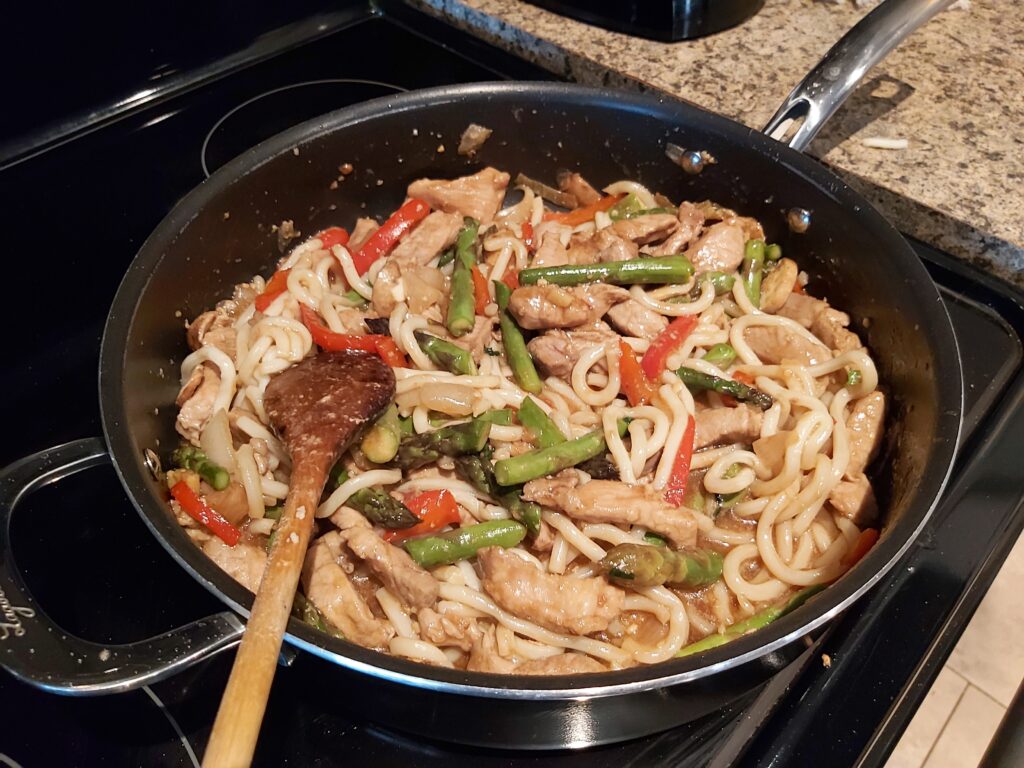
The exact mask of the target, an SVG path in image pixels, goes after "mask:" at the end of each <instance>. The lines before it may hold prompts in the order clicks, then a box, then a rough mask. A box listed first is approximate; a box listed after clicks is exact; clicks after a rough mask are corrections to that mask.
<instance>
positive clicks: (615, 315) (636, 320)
mask: <svg viewBox="0 0 1024 768" xmlns="http://www.w3.org/2000/svg"><path fill="white" fill-rule="evenodd" d="M608 322H609V323H611V324H612V326H613V327H614V328H615V330H617V331H618V332H619V333H621V334H622V335H623V336H636V337H637V338H640V339H647V340H648V341H653V340H654V338H655V337H656V336H658V334H660V333H661V332H662V331H664V330H665V329H666V328H668V319H667V318H666V317H665V316H664V315H659V314H658V313H657V312H655V311H654V310H653V309H648V308H647V307H645V306H644V305H643V304H641V303H640V302H639V301H636V300H635V299H629V300H628V301H624V302H622V303H621V304H616V305H615V306H614V307H612V308H611V309H609V310H608Z"/></svg>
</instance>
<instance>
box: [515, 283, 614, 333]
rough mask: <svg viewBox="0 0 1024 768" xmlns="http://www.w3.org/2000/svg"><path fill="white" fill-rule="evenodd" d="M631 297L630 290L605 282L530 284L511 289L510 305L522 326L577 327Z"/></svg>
mask: <svg viewBox="0 0 1024 768" xmlns="http://www.w3.org/2000/svg"><path fill="white" fill-rule="evenodd" d="M628 298H629V291H627V290H626V289H625V288H619V287H618V286H615V285H607V284H606V283H592V284H588V285H575V286H572V287H571V288H562V287H560V286H557V285H528V286H524V287H522V288H516V290H514V291H513V292H512V298H511V300H510V301H509V305H508V309H509V312H511V313H512V316H513V317H514V318H515V319H516V322H517V323H519V325H520V326H521V327H523V328H528V329H530V330H538V329H542V328H577V327H579V326H581V325H589V324H591V323H594V322H597V321H598V320H600V319H601V317H603V316H604V314H605V313H606V312H607V311H608V310H609V309H611V308H612V307H613V306H614V305H616V304H618V303H619V302H621V301H625V300H626V299H628Z"/></svg>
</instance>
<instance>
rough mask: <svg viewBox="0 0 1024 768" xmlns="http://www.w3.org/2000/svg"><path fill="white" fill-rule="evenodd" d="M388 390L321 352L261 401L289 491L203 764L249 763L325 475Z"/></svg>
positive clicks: (381, 375)
mask: <svg viewBox="0 0 1024 768" xmlns="http://www.w3.org/2000/svg"><path fill="white" fill-rule="evenodd" d="M394 394H395V375H394V373H393V372H392V371H391V369H390V368H389V367H388V366H386V365H384V363H383V362H381V360H380V358H379V357H376V356H374V355H369V354H367V353H365V352H321V353H320V354H318V355H317V356H316V357H310V358H306V359H305V360H303V361H302V362H301V363H299V364H298V365H296V366H295V367H293V368H289V369H288V370H287V371H284V372H283V373H280V374H278V375H277V376H275V377H274V378H272V379H271V380H270V383H269V384H268V385H267V390H266V393H265V395H264V398H263V404H264V406H265V407H266V409H267V415H268V416H269V418H270V423H271V424H272V425H273V426H274V428H275V429H276V430H277V433H278V435H280V437H281V439H282V440H283V441H284V444H285V446H286V447H287V449H288V453H289V454H290V455H291V457H292V475H291V487H290V488H289V491H288V499H287V501H286V502H285V507H284V512H282V514H281V520H280V522H279V523H278V528H277V536H276V537H275V540H274V546H273V548H272V549H271V551H270V557H268V558H267V565H266V569H265V570H264V572H263V580H262V582H261V583H260V587H259V591H258V593H257V594H256V600H255V602H253V605H252V613H251V614H250V615H249V621H248V623H247V625H246V629H245V634H244V635H243V637H242V644H241V645H240V646H239V648H238V654H237V656H236V657H235V664H234V667H232V669H231V677H230V679H229V680H228V684H227V688H226V689H225V690H224V697H223V698H222V699H221V702H220V709H219V710H218V711H217V719H216V721H214V724H213V732H212V733H211V734H210V741H209V743H208V744H207V746H206V754H205V756H204V759H203V765H204V766H206V768H238V767H239V766H247V765H249V764H250V763H251V762H252V757H253V753H254V751H255V749H256V740H257V738H258V736H259V730H260V723H261V722H262V720H263V712H264V710H265V709H266V706H267V697H268V696H269V694H270V684H271V682H272V681H273V679H274V669H275V667H276V666H277V657H278V653H280V650H281V640H282V638H283V636H284V632H285V627H286V626H287V624H288V616H289V614H290V613H291V609H292V601H293V599H294V597H295V589H296V587H297V585H298V581H299V573H300V572H301V570H302V561H303V558H304V557H305V553H306V547H307V546H308V544H309V538H310V534H311V532H312V530H313V518H314V514H315V513H316V508H317V505H318V504H319V502H320V495H321V494H322V493H323V489H324V485H325V484H326V482H327V473H328V472H329V471H330V469H331V467H332V466H333V465H334V463H335V462H336V461H337V460H338V459H339V458H340V457H341V454H342V453H344V452H345V450H347V449H348V447H349V446H350V445H351V444H352V441H353V440H354V439H355V437H356V435H357V434H358V433H359V430H360V429H361V428H362V427H363V426H364V425H366V424H367V423H368V422H370V421H372V420H374V419H375V418H376V417H377V416H379V415H380V413H381V412H382V411H383V410H384V409H385V408H386V407H387V405H388V404H389V403H390V402H391V400H392V398H393V397H394Z"/></svg>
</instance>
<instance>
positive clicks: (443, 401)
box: [396, 383, 473, 416]
mask: <svg viewBox="0 0 1024 768" xmlns="http://www.w3.org/2000/svg"><path fill="white" fill-rule="evenodd" d="M396 402H397V403H398V407H399V409H401V410H406V409H411V408H415V407H416V406H417V405H420V406H423V407H424V408H427V409H428V410H431V411H437V412H438V413H444V414H447V415H449V416H469V415H471V414H472V413H473V390H472V388H470V387H464V386H462V385H461V384H441V383H437V384H424V385H423V386H421V387H417V388H416V389H410V390H409V391H408V392H403V393H402V394H400V395H399V396H398V398H397V399H396Z"/></svg>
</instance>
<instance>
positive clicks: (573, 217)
mask: <svg viewBox="0 0 1024 768" xmlns="http://www.w3.org/2000/svg"><path fill="white" fill-rule="evenodd" d="M624 197H625V195H606V196H605V197H602V198H601V199H600V200H598V201H597V202H596V203H591V204H590V205H585V206H583V207H582V208H574V209H573V210H571V211H566V212H565V213H553V212H548V213H545V214H544V221H557V222H559V223H560V224H565V225H567V226H570V227H578V226H579V225H580V224H585V223H586V222H588V221H590V220H591V219H592V218H594V214H596V213H597V212H598V211H607V210H608V209H609V208H611V207H612V206H613V205H615V204H616V203H617V202H619V200H621V199H622V198H624Z"/></svg>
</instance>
